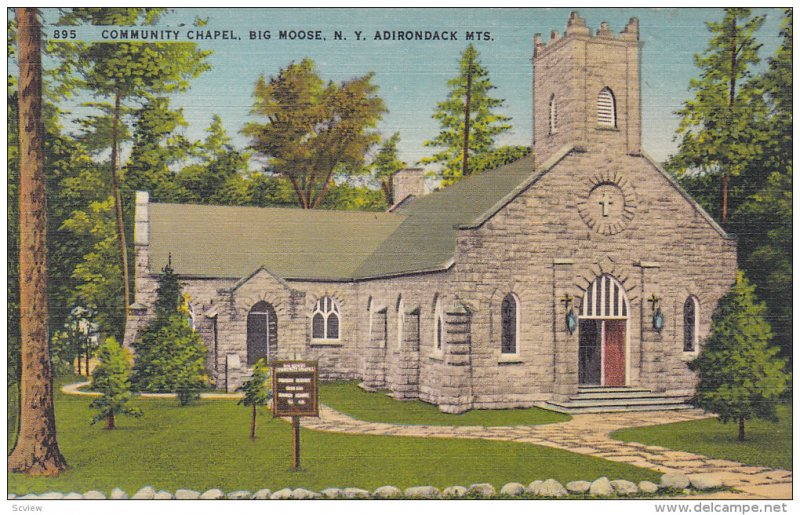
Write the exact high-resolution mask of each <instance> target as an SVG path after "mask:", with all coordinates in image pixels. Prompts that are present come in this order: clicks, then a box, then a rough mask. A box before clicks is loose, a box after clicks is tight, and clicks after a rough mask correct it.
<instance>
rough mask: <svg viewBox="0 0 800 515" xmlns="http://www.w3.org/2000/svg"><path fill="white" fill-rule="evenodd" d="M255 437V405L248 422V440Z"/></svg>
mask: <svg viewBox="0 0 800 515" xmlns="http://www.w3.org/2000/svg"><path fill="white" fill-rule="evenodd" d="M255 437H256V405H255V403H254V404H253V419H252V420H251V421H250V438H255Z"/></svg>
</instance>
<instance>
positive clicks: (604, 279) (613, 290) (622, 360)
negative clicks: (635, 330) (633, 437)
mask: <svg viewBox="0 0 800 515" xmlns="http://www.w3.org/2000/svg"><path fill="white" fill-rule="evenodd" d="M629 312H630V307H629V304H628V298H627V296H626V295H625V288H623V286H622V285H621V284H620V283H619V282H618V281H617V280H616V279H614V278H613V277H612V276H610V275H602V276H600V277H598V278H597V279H595V281H594V282H593V283H592V284H591V285H590V286H589V288H588V289H587V290H586V294H585V295H584V297H583V302H582V303H581V312H580V317H579V319H578V342H579V343H578V382H579V383H580V384H582V385H603V386H625V384H626V382H627V348H628V344H627V342H628V313H629Z"/></svg>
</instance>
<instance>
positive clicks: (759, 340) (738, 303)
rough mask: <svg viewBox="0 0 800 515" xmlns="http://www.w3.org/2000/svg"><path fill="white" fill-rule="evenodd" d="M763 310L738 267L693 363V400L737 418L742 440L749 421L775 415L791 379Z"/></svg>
mask: <svg viewBox="0 0 800 515" xmlns="http://www.w3.org/2000/svg"><path fill="white" fill-rule="evenodd" d="M765 313H766V308H765V307H764V304H762V303H760V302H758V300H757V299H756V297H755V294H754V292H753V287H752V286H751V285H750V283H749V282H748V281H747V279H746V278H745V277H744V273H742V272H739V273H738V274H737V276H736V283H735V284H734V285H733V287H732V288H731V291H730V292H729V293H728V294H726V295H725V296H724V297H723V298H722V299H720V301H719V304H718V305H717V309H716V310H715V311H714V314H713V315H712V325H711V335H710V336H709V337H708V338H707V339H706V341H705V343H704V345H703V349H702V351H701V353H700V355H699V356H698V357H697V358H696V359H695V360H694V361H692V362H691V363H690V364H689V368H690V369H691V370H694V371H697V372H699V381H698V383H697V392H696V393H695V396H694V398H693V399H692V402H693V403H694V404H695V405H696V406H698V407H701V408H703V410H705V411H710V412H712V413H716V414H717V415H719V418H720V421H721V422H723V423H727V422H730V421H738V423H739V440H740V441H741V440H744V439H745V421H746V420H750V419H752V418H754V417H755V418H762V419H767V420H777V416H776V413H775V406H776V403H777V401H778V399H779V397H780V396H781V394H783V392H784V391H785V389H786V387H787V385H788V383H789V376H788V374H786V373H785V372H784V367H785V362H784V360H782V359H779V358H777V357H776V354H777V353H778V348H777V347H771V346H770V343H769V341H770V337H771V330H770V327H769V324H768V323H767V322H766V320H764V315H765Z"/></svg>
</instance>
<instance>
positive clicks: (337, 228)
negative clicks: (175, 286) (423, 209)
mask: <svg viewBox="0 0 800 515" xmlns="http://www.w3.org/2000/svg"><path fill="white" fill-rule="evenodd" d="M149 215H150V270H151V271H153V272H157V271H159V270H161V269H162V268H163V267H164V265H165V264H166V263H167V259H168V256H169V255H170V254H172V265H173V267H174V269H175V271H176V272H177V273H178V274H180V275H184V276H196V277H225V278H235V279H238V278H240V277H245V276H247V275H249V274H251V273H252V272H253V271H254V270H256V269H257V268H258V267H260V266H263V267H265V268H266V269H268V270H270V271H271V272H272V273H273V274H275V275H277V276H278V277H282V278H284V279H326V280H333V279H351V278H353V277H354V275H355V271H356V270H357V269H358V268H359V267H360V266H361V264H362V263H363V261H364V260H365V259H367V258H369V257H370V256H371V255H372V253H373V252H374V251H375V249H376V248H377V247H378V246H379V245H380V244H381V243H382V242H383V241H384V240H385V239H386V238H387V237H388V236H389V235H390V234H391V233H392V232H393V231H394V230H395V229H397V227H398V226H399V225H400V224H401V223H402V222H403V220H404V219H405V217H404V216H402V215H397V214H392V213H370V212H363V211H361V212H358V211H324V210H305V209H281V208H258V207H232V206H201V205H188V204H157V203H153V204H150V213H149Z"/></svg>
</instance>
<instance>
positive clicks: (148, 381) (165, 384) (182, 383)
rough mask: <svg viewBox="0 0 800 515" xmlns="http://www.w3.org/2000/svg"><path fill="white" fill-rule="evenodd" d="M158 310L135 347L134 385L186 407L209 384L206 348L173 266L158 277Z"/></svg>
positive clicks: (165, 268)
mask: <svg viewBox="0 0 800 515" xmlns="http://www.w3.org/2000/svg"><path fill="white" fill-rule="evenodd" d="M155 308H156V316H155V318H154V319H153V320H151V321H150V323H149V324H148V325H147V327H146V328H145V329H144V330H143V331H142V332H141V334H140V335H139V336H138V338H137V339H136V341H135V342H134V343H133V348H134V350H135V351H136V363H135V365H134V368H133V383H134V385H136V387H137V388H139V389H140V390H142V391H147V392H175V393H177V394H178V400H179V401H180V404H181V405H182V406H185V405H187V404H189V402H191V401H192V400H193V399H196V398H198V396H199V391H200V389H202V388H203V387H204V386H205V385H206V383H207V377H206V373H205V358H206V348H205V346H204V345H203V341H202V339H201V338H200V335H199V334H197V333H196V332H195V330H194V329H193V328H192V327H191V326H190V325H189V321H188V308H187V302H186V299H185V298H184V297H183V295H182V294H181V286H180V282H179V281H178V277H177V275H176V274H175V272H174V270H173V269H172V266H171V264H167V265H166V266H165V267H164V269H163V270H162V273H161V276H160V277H159V281H158V290H157V297H156V304H155Z"/></svg>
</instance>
